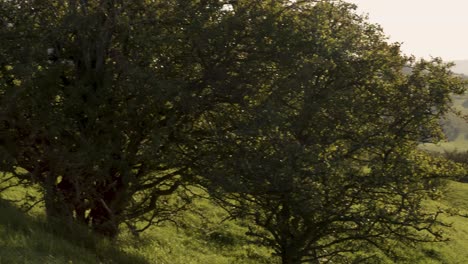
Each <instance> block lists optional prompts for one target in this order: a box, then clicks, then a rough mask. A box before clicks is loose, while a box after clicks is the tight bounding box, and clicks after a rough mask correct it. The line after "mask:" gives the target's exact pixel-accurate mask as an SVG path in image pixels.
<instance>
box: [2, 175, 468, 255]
mask: <svg viewBox="0 0 468 264" xmlns="http://www.w3.org/2000/svg"><path fill="white" fill-rule="evenodd" d="M427 206H431V207H441V208H445V209H446V210H447V211H451V212H455V211H456V212H459V213H461V214H462V215H463V214H465V215H467V213H468V184H465V183H458V182H450V183H449V185H448V191H447V192H446V197H445V198H443V199H441V200H440V201H428V204H427ZM193 208H194V209H193V210H192V211H188V212H186V213H185V215H183V216H182V218H181V219H183V221H181V223H180V224H179V225H174V224H169V223H166V224H164V225H161V226H158V227H154V228H152V229H151V230H149V231H148V232H146V233H143V235H142V236H141V237H139V238H134V237H132V236H131V235H129V234H123V235H122V236H121V237H120V238H119V239H118V241H116V242H109V241H106V240H103V239H99V238H97V237H95V236H92V235H89V234H86V231H84V230H80V229H79V228H78V229H77V230H76V231H75V232H72V233H69V232H68V233H64V232H63V230H60V228H59V229H57V227H56V226H55V227H52V226H48V225H46V224H44V222H43V221H42V216H41V213H40V210H38V211H36V213H33V214H32V215H31V214H30V215H25V214H24V213H22V212H20V211H19V210H18V209H17V208H16V207H14V206H13V205H11V204H8V203H6V202H0V237H1V238H2V239H1V240H0V263H1V264H3V263H5V264H6V263H33V264H34V263H38V264H39V263H40V264H42V263H168V264H190V263H193V264H202V263H203V264H205V263H210V264H211V263H213V264H218V263H219V264H228V263H247V264H248V263H252V264H253V263H278V260H277V259H275V258H274V257H271V254H270V253H271V252H269V251H268V249H266V248H263V247H260V246H256V245H252V244H249V243H248V241H247V240H246V237H245V236H244V233H245V232H246V229H245V228H244V227H243V225H242V223H241V222H234V221H227V220H226V221H223V219H225V217H226V215H225V214H224V213H223V211H222V210H221V209H220V208H218V207H216V206H215V205H213V204H212V203H210V202H209V201H207V200H203V199H200V200H198V201H196V202H195V204H194V207H193ZM200 215H204V217H200ZM444 219H445V221H446V222H448V223H452V228H446V229H445V232H446V236H447V237H448V238H450V241H449V242H443V243H437V244H426V245H423V246H420V247H417V248H407V249H403V250H405V251H406V252H405V254H406V255H407V257H408V259H407V260H406V261H404V262H403V261H402V262H398V263H421V264H422V263H447V264H449V263H450V264H454V263H468V250H467V249H468V217H463V216H460V215H458V216H457V215H448V214H447V215H445V216H444ZM389 263H390V262H389Z"/></svg>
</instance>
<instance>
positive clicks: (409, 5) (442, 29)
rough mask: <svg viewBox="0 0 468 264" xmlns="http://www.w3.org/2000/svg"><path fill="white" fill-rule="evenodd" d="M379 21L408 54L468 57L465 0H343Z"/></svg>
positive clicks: (455, 58)
mask: <svg viewBox="0 0 468 264" xmlns="http://www.w3.org/2000/svg"><path fill="white" fill-rule="evenodd" d="M345 1H347V2H351V3H354V4H357V5H358V10H357V12H358V13H359V14H368V15H369V20H370V21H371V22H373V23H377V24H380V25H381V26H382V28H383V30H384V32H385V34H386V35H387V36H389V37H390V41H391V42H400V43H402V51H403V53H405V54H407V55H410V54H412V55H415V56H416V57H423V58H430V57H431V56H432V57H442V59H444V60H447V61H452V60H466V59H468V0H443V1H441V0H345Z"/></svg>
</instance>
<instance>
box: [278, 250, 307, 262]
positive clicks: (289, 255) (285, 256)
mask: <svg viewBox="0 0 468 264" xmlns="http://www.w3.org/2000/svg"><path fill="white" fill-rule="evenodd" d="M301 259H302V256H300V254H299V252H297V250H294V249H291V248H287V249H284V250H283V252H281V263H282V264H301V263H302V261H301Z"/></svg>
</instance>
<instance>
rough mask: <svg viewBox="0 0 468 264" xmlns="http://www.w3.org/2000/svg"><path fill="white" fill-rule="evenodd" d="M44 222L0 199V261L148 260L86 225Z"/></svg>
mask: <svg viewBox="0 0 468 264" xmlns="http://www.w3.org/2000/svg"><path fill="white" fill-rule="evenodd" d="M54 222H55V223H53V224H49V223H45V222H44V221H42V220H41V219H39V218H37V217H32V216H29V215H26V214H24V213H23V212H21V211H20V210H18V209H17V208H16V207H14V206H13V205H11V204H9V203H8V202H6V201H4V200H1V199H0V237H2V240H0V263H6V261H9V262H10V263H44V261H46V262H47V263H51V262H54V263H132V264H133V263H136V264H139V263H148V262H147V261H146V260H145V259H144V258H143V257H141V256H136V255H132V254H129V253H126V252H123V251H122V250H121V249H120V247H119V245H118V244H116V243H114V242H112V241H109V240H108V239H105V238H101V237H98V236H96V235H93V234H91V233H90V232H89V231H88V229H87V228H86V227H83V226H78V225H76V226H75V225H74V226H73V227H70V225H66V224H63V223H61V222H60V221H54Z"/></svg>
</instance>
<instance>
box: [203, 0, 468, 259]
mask: <svg viewBox="0 0 468 264" xmlns="http://www.w3.org/2000/svg"><path fill="white" fill-rule="evenodd" d="M239 2H241V1H239ZM264 2H265V4H264V5H259V6H256V8H258V9H261V10H262V11H263V12H264V16H262V19H265V20H266V21H268V24H269V26H268V27H262V28H258V29H257V31H258V32H263V34H265V36H268V42H266V43H264V42H258V43H257V44H256V46H255V48H256V49H257V51H258V52H259V53H261V52H262V53H268V54H274V56H271V57H269V60H266V61H265V64H264V65H265V67H267V68H269V69H270V72H271V74H270V76H271V78H270V79H269V80H263V81H264V82H262V83H258V84H257V86H258V88H257V92H256V93H255V94H254V95H252V96H245V97H244V101H243V102H239V103H237V104H231V105H229V107H226V106H221V105H218V108H215V109H214V110H213V111H207V113H205V114H204V115H203V117H204V119H203V120H204V122H200V123H199V124H198V126H199V129H200V130H205V131H208V130H211V131H212V136H211V137H207V138H206V139H205V140H201V141H200V142H199V146H198V149H200V151H204V152H205V153H204V154H203V156H204V158H203V160H199V161H197V163H196V166H197V168H198V171H199V173H200V174H202V175H204V176H205V183H204V184H205V186H207V188H208V189H209V190H210V191H211V193H212V196H213V197H216V198H217V199H218V201H219V202H220V204H221V205H223V206H224V207H225V208H226V210H228V211H229V212H230V213H231V214H232V216H233V217H240V218H243V219H247V220H248V223H251V225H250V232H249V234H250V235H251V236H252V237H254V238H257V241H258V242H261V243H263V244H264V245H267V246H269V247H271V248H272V249H273V250H274V251H275V252H276V254H277V255H278V256H280V258H281V260H282V263H285V264H286V263H304V262H313V263H319V262H322V261H323V262H327V261H338V262H346V261H356V262H359V263H361V262H365V261H366V260H368V259H370V258H373V257H376V256H374V255H373V254H372V252H375V250H376V249H377V250H380V251H381V252H383V253H385V254H387V255H389V256H391V257H394V258H395V259H397V257H398V255H397V252H395V250H393V249H394V248H393V247H392V246H390V245H392V244H394V243H407V244H412V243H416V242H423V241H437V240H441V239H443V238H442V237H441V234H440V233H439V232H438V227H440V224H443V223H441V222H440V220H439V218H438V216H439V214H440V213H441V212H440V211H438V210H433V211H431V210H429V209H427V208H425V207H423V205H422V202H423V201H424V200H425V199H428V198H431V197H434V196H436V195H437V194H438V193H440V187H441V185H440V184H441V182H442V179H443V178H444V177H445V176H448V175H450V174H456V173H458V172H459V171H457V170H458V169H457V167H456V166H453V165H451V164H450V163H447V161H445V160H443V159H439V158H435V157H432V156H430V155H428V154H426V153H424V152H421V151H420V150H418V144H420V143H421V142H435V141H437V140H439V139H441V135H442V134H441V128H440V125H439V120H440V118H441V117H442V116H443V115H444V114H445V113H447V111H449V109H450V101H451V99H450V98H451V94H452V93H462V92H463V91H464V85H463V82H462V81H461V80H459V79H458V78H456V77H453V75H452V73H451V71H450V70H449V66H450V65H446V64H444V63H443V62H442V61H441V60H440V59H433V60H431V61H424V60H421V61H415V60H414V59H413V58H411V57H406V56H403V55H401V53H400V50H399V45H398V44H389V43H387V39H386V38H385V37H384V35H383V33H382V31H381V29H380V28H379V27H378V26H376V25H372V24H369V23H368V22H366V20H365V19H364V18H362V17H360V16H358V15H356V14H355V13H354V6H353V5H350V4H347V3H343V2H339V1H298V2H296V4H293V5H290V4H286V3H281V2H274V1H264ZM239 5H240V6H241V5H242V3H239ZM278 10H281V11H278ZM259 34H261V33H259ZM247 54H248V55H251V53H247ZM252 54H256V53H255V52H254V51H252ZM248 55H247V56H248ZM405 68H407V69H408V68H409V69H411V70H410V71H409V72H408V73H404V69H405ZM400 257H401V256H400Z"/></svg>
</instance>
